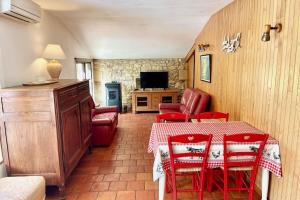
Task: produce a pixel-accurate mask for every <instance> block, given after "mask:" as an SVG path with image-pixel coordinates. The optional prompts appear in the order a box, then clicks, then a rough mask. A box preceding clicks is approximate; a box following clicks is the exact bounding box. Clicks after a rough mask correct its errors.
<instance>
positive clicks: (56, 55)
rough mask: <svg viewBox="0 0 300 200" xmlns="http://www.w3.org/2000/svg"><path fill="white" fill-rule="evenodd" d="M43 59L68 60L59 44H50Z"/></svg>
mask: <svg viewBox="0 0 300 200" xmlns="http://www.w3.org/2000/svg"><path fill="white" fill-rule="evenodd" d="M43 58H47V59H55V60H63V59H65V58H66V55H65V53H64V51H63V50H62V48H61V46H60V45H58V44H48V45H47V47H46V49H45V50H44V53H43Z"/></svg>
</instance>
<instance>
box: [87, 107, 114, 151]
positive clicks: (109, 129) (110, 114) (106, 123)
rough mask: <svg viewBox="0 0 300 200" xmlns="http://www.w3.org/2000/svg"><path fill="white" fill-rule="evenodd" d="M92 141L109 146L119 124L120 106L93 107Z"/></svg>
mask: <svg viewBox="0 0 300 200" xmlns="http://www.w3.org/2000/svg"><path fill="white" fill-rule="evenodd" d="M91 114H92V133H93V135H92V143H93V145H94V146H109V145H110V144H111V143H112V140H113V138H114V135H115V133H116V129H117V125H118V107H117V106H108V107H95V104H94V103H93V109H92V112H91Z"/></svg>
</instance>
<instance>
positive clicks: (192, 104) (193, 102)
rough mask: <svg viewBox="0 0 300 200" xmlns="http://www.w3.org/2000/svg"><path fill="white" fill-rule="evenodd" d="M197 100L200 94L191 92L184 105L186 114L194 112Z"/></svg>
mask: <svg viewBox="0 0 300 200" xmlns="http://www.w3.org/2000/svg"><path fill="white" fill-rule="evenodd" d="M199 99H200V94H199V93H198V92H193V93H192V95H191V96H190V98H189V100H188V103H187V104H186V109H187V112H188V114H191V113H194V112H195V110H196V107H197V106H198V102H199Z"/></svg>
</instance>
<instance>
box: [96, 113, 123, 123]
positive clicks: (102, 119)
mask: <svg viewBox="0 0 300 200" xmlns="http://www.w3.org/2000/svg"><path fill="white" fill-rule="evenodd" d="M116 116H117V113H115V112H107V113H101V114H97V115H95V116H94V117H93V119H92V123H93V124H95V125H96V124H98V125H100V124H102V125H107V124H112V123H113V122H114V120H115V118H116Z"/></svg>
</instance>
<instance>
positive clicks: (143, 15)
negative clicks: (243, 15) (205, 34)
mask: <svg viewBox="0 0 300 200" xmlns="http://www.w3.org/2000/svg"><path fill="white" fill-rule="evenodd" d="M34 1H35V2H37V3H38V4H40V5H41V6H42V7H43V8H44V9H46V10H49V11H50V12H51V13H53V14H54V15H55V16H57V17H58V18H59V19H60V20H61V21H62V23H64V24H65V26H66V27H67V28H68V29H69V30H70V31H72V33H73V34H74V36H75V37H76V38H77V39H78V40H80V41H81V42H83V43H84V44H85V45H86V46H87V47H88V48H89V50H90V52H91V54H92V56H93V57H94V58H103V59H121V58H127V59H129V58H176V57H184V56H185V55H186V54H187V52H188V50H189V49H190V48H191V46H192V44H193V42H194V40H195V38H196V36H197V35H198V33H199V32H200V31H201V29H202V28H203V26H204V25H205V24H206V22H207V21H208V19H209V17H210V16H211V15H212V14H213V13H215V12H216V11H218V10H219V9H221V8H223V7H224V6H225V5H227V4H229V3H230V2H232V1H233V0H34Z"/></svg>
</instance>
